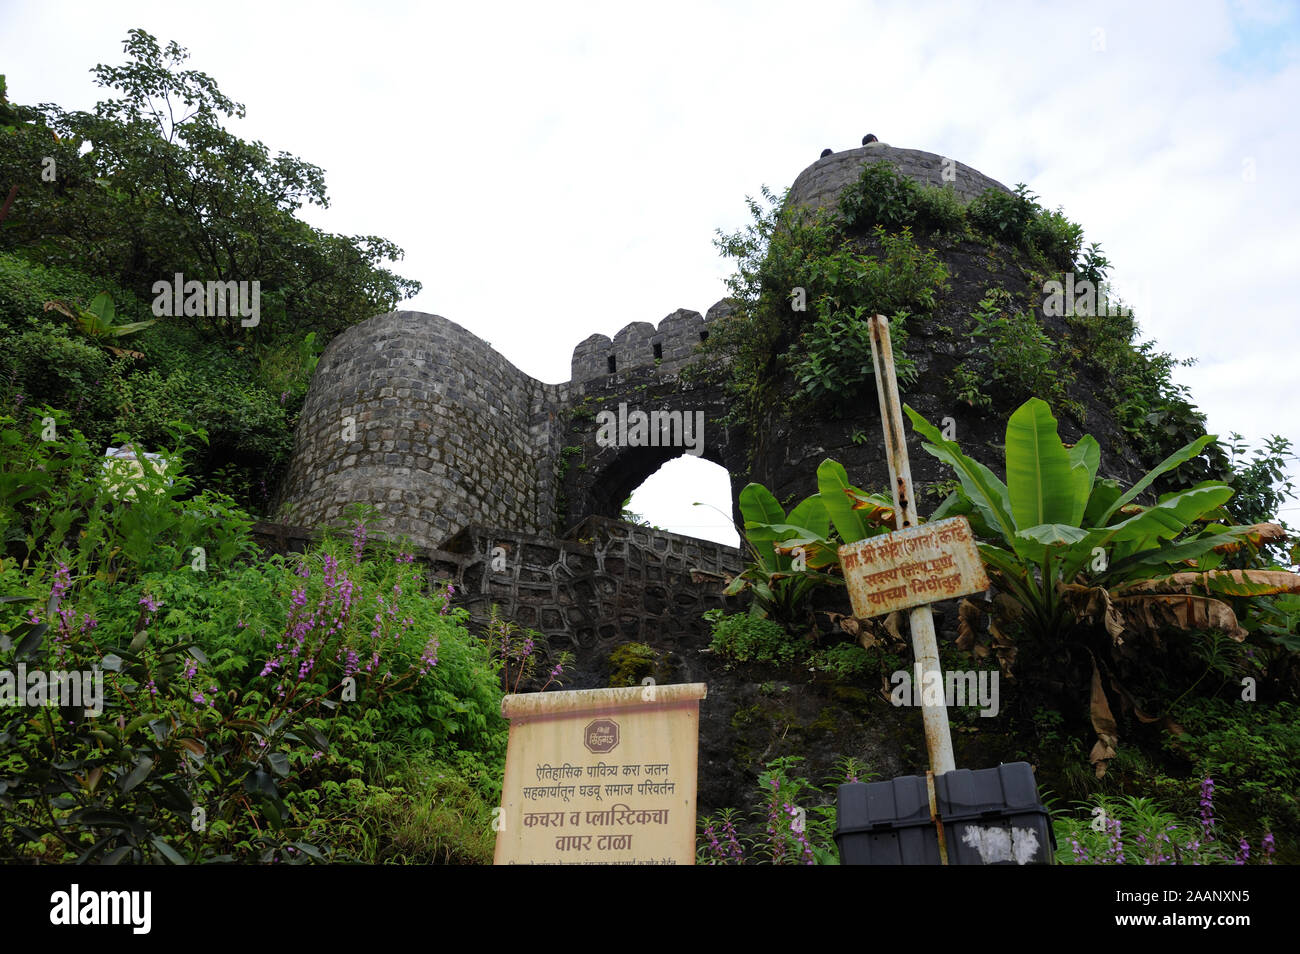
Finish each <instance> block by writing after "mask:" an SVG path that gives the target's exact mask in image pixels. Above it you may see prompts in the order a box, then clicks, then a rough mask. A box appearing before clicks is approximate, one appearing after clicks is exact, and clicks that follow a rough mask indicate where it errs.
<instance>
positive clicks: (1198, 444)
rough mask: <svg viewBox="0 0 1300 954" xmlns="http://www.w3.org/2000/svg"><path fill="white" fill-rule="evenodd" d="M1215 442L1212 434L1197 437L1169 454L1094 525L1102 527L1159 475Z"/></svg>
mask: <svg viewBox="0 0 1300 954" xmlns="http://www.w3.org/2000/svg"><path fill="white" fill-rule="evenodd" d="M1215 440H1217V438H1216V437H1215V436H1214V435H1213V434H1206V435H1205V436H1204V437H1198V438H1197V439H1196V440H1194V441H1192V442H1191V443H1190V444H1187V445H1186V446H1184V447H1182V448H1180V449H1179V450H1176V451H1174V452H1173V453H1172V454H1170V455H1169V456H1168V457H1166V458H1165V459H1164V460H1162V461H1161V462H1160V463H1159V464H1157V465H1156V466H1155V467H1154V468H1153V469H1152V470H1151V471H1149V472H1148V473H1147V474H1146V476H1144V477H1143V478H1142V479H1141V480H1139V481H1138V482H1137V483H1136V484H1134V485H1133V486H1132V487H1130V488H1129V489H1128V492H1127V493H1124V494H1121V495H1120V496H1119V497H1117V498H1116V499H1115V500H1114V501H1112V502H1111V504H1110V506H1109V507H1108V508H1107V509H1106V510H1104V511H1102V512H1101V514H1099V515H1098V517H1097V520H1096V525H1097V526H1104V525H1105V524H1106V522H1107V521H1108V520H1110V518H1111V515H1112V514H1113V513H1114V512H1115V511H1116V510H1118V509H1119V508H1120V507H1122V506H1124V505H1125V504H1126V503H1128V502H1129V501H1130V500H1134V499H1136V498H1137V496H1138V494H1140V493H1142V491H1144V490H1146V489H1147V488H1148V487H1150V486H1151V484H1152V483H1154V482H1155V480H1156V478H1157V477H1159V476H1160V475H1161V474H1164V473H1168V472H1169V471H1171V470H1173V469H1174V468H1175V467H1178V466H1180V465H1182V464H1184V463H1186V462H1187V461H1189V460H1191V459H1192V458H1193V457H1195V456H1196V455H1197V454H1199V453H1200V452H1201V451H1202V450H1203V449H1204V448H1205V446H1206V445H1207V444H1210V443H1212V442H1213V441H1215Z"/></svg>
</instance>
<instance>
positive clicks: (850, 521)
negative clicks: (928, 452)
mask: <svg viewBox="0 0 1300 954" xmlns="http://www.w3.org/2000/svg"><path fill="white" fill-rule="evenodd" d="M817 488H818V492H817V493H815V494H813V495H812V496H810V497H808V498H806V499H805V500H803V501H802V502H800V503H799V504H798V505H797V506H796V507H795V508H794V509H793V510H791V511H790V512H789V513H788V514H787V513H786V512H785V510H784V509H783V508H782V507H781V504H780V503H779V502H778V501H777V499H776V498H775V497H774V496H773V495H772V493H771V491H769V490H768V489H767V488H766V487H764V486H763V485H762V484H757V483H751V484H748V485H747V486H746V487H745V488H744V489H743V490H742V491H741V492H740V512H741V515H742V516H743V517H744V518H745V528H744V529H745V541H746V544H747V545H748V547H749V550H750V553H751V555H752V557H753V562H752V563H750V564H749V565H748V566H747V567H746V569H745V571H744V572H742V573H741V574H740V575H739V576H737V577H736V578H735V579H733V580H732V581H731V583H730V584H729V585H728V587H727V589H726V590H725V591H724V592H726V593H727V595H733V596H734V595H736V594H738V593H741V592H744V591H745V590H750V591H752V592H753V594H754V603H753V604H751V607H750V609H751V612H754V613H756V614H758V615H771V616H774V617H776V618H779V619H782V620H783V621H792V620H793V619H794V618H795V617H796V616H797V615H798V613H799V608H800V606H801V605H802V603H803V601H804V600H805V599H807V597H808V595H809V594H810V593H811V591H812V590H813V589H814V588H815V587H818V586H824V585H832V586H842V585H843V584H844V580H843V577H842V576H840V575H836V574H837V573H839V572H840V558H839V545H840V543H855V542H856V541H858V540H862V539H865V538H866V537H869V536H875V535H877V534H880V533H885V532H887V531H888V529H889V528H890V527H891V526H892V525H893V519H894V510H893V502H892V501H891V500H890V499H889V498H887V497H883V496H881V495H880V494H869V493H867V492H865V491H863V490H861V489H859V488H857V487H854V486H853V485H852V484H850V483H849V479H848V474H847V473H846V472H845V470H844V467H843V465H841V464H840V463H839V462H838V461H834V460H830V459H827V460H825V461H823V462H822V464H821V466H820V467H818V468H817ZM832 528H833V529H834V535H833V534H832ZM837 538H838V539H837Z"/></svg>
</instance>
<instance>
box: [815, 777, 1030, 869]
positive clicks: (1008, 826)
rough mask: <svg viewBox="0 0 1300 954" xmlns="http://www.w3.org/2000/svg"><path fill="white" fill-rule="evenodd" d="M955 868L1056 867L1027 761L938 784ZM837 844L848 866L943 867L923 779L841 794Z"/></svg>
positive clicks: (854, 785)
mask: <svg viewBox="0 0 1300 954" xmlns="http://www.w3.org/2000/svg"><path fill="white" fill-rule="evenodd" d="M934 794H935V801H936V803H937V805H938V808H939V819H940V821H941V822H942V823H943V831H944V840H945V842H946V844H947V846H948V864H950V865H986V864H1008V865H1014V864H1021V865H1024V864H1035V865H1050V864H1054V863H1055V855H1056V835H1055V833H1053V831H1052V822H1051V818H1050V817H1049V816H1048V813H1047V809H1046V808H1045V807H1044V806H1043V804H1042V802H1040V801H1039V800H1038V786H1037V785H1036V784H1035V783H1034V771H1033V769H1032V768H1031V767H1030V765H1029V763H1028V762H1010V763H1007V764H1005V765H999V766H998V767H997V768H991V769H975V770H971V769H957V770H956V771H955V772H946V773H944V774H943V775H937V776H935V779H934ZM835 843H836V845H838V846H839V849H840V863H841V864H845V865H937V864H940V863H941V861H940V858H939V837H938V831H937V829H936V827H935V825H934V822H933V821H931V819H930V795H929V792H928V790H927V788H926V783H925V776H924V775H906V776H904V777H902V778H896V779H893V780H891V781H888V782H866V783H863V782H851V783H849V784H847V785H841V786H840V787H839V799H838V804H837V811H836V826H835Z"/></svg>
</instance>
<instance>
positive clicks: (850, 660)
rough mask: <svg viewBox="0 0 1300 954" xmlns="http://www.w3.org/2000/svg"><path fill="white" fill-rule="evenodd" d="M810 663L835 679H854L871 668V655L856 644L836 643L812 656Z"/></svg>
mask: <svg viewBox="0 0 1300 954" xmlns="http://www.w3.org/2000/svg"><path fill="white" fill-rule="evenodd" d="M811 663H812V665H813V667H814V668H816V669H818V670H820V671H821V672H825V673H829V674H830V675H832V676H834V677H835V678H836V679H854V678H856V677H857V676H860V675H862V674H863V673H864V672H866V671H867V670H868V669H870V668H871V664H872V659H871V654H870V653H868V652H867V651H866V650H865V649H863V648H862V647H861V646H860V645H859V644H858V643H837V644H836V645H834V646H829V647H827V648H826V649H819V650H817V651H816V652H815V653H813V654H812V659H811Z"/></svg>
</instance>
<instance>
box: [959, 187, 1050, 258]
mask: <svg viewBox="0 0 1300 954" xmlns="http://www.w3.org/2000/svg"><path fill="white" fill-rule="evenodd" d="M1035 198H1037V196H1035V195H1034V194H1033V193H1032V192H1030V191H1029V190H1028V189H1027V188H1026V187H1025V184H1024V183H1023V182H1022V183H1020V184H1019V185H1017V186H1016V191H1015V192H1014V193H1010V192H1004V191H1003V190H1002V189H998V188H989V189H985V190H984V191H983V192H981V193H980V194H979V195H977V196H976V197H975V198H974V199H972V200H971V203H970V205H968V206H967V207H966V217H967V218H968V219H969V220H970V223H971V224H972V225H973V226H974V227H975V228H977V229H979V230H980V231H981V232H983V233H984V234H986V235H990V236H992V237H993V238H995V239H997V240H998V241H1000V242H1006V243H1007V244H1008V245H1014V246H1016V247H1018V248H1023V247H1025V245H1026V244H1027V238H1028V232H1029V224H1030V222H1032V221H1033V220H1034V217H1035V215H1036V210H1037V205H1036V203H1035V202H1034V199H1035Z"/></svg>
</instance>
